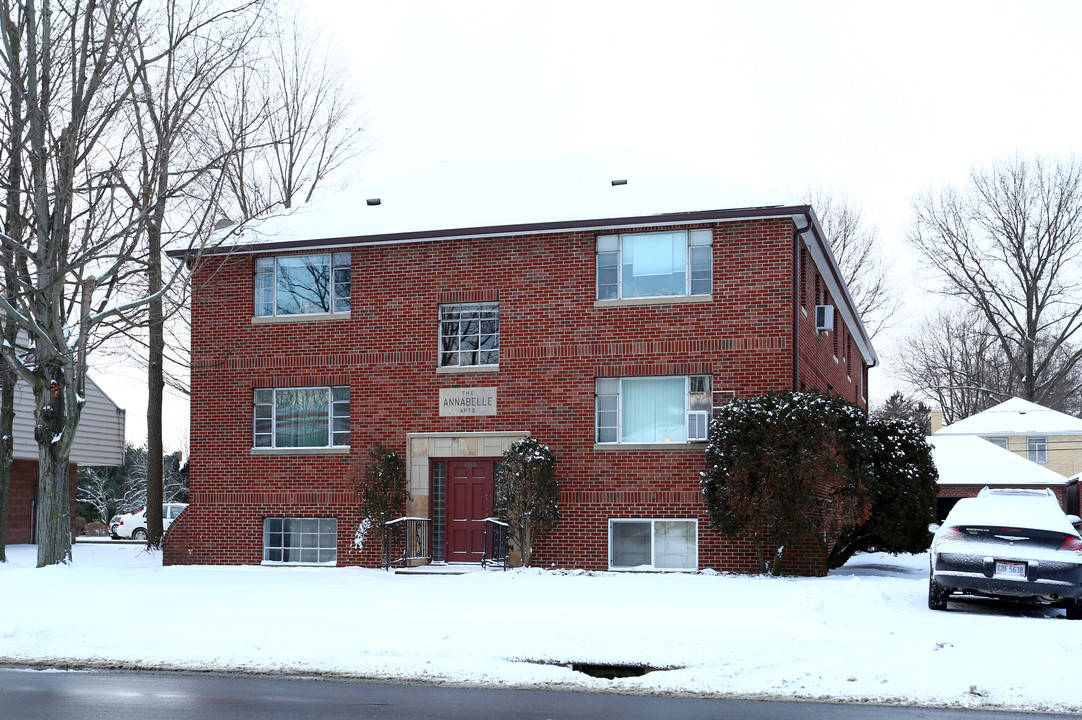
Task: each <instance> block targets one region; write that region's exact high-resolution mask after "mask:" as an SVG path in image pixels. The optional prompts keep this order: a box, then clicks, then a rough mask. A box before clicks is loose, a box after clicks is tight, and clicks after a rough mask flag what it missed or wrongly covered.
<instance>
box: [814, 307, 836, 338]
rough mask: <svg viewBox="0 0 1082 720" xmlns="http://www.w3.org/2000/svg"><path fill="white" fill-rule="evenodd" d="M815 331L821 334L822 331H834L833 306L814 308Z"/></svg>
mask: <svg viewBox="0 0 1082 720" xmlns="http://www.w3.org/2000/svg"><path fill="white" fill-rule="evenodd" d="M815 329H816V330H818V331H820V332H822V331H824V330H833V329H834V306H833V305H816V306H815Z"/></svg>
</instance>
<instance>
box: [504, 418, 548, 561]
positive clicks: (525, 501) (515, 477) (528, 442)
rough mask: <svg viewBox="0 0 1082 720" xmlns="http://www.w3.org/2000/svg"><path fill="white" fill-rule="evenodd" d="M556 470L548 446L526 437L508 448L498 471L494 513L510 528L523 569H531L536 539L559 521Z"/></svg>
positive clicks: (513, 545) (510, 536)
mask: <svg viewBox="0 0 1082 720" xmlns="http://www.w3.org/2000/svg"><path fill="white" fill-rule="evenodd" d="M555 468H556V458H555V457H554V456H553V455H552V452H551V451H550V450H549V448H548V446H547V445H544V444H542V443H541V442H538V441H537V440H536V439H534V438H532V437H526V438H523V439H522V440H519V441H518V442H516V443H515V444H514V445H512V446H511V447H510V448H508V450H507V452H506V453H504V455H503V460H502V461H501V462H500V465H499V467H498V468H497V470H496V477H495V480H494V483H493V484H494V494H495V497H494V498H493V503H492V513H493V514H494V515H495V516H496V517H497V518H499V519H500V520H503V521H504V522H506V523H507V524H508V526H509V528H508V536H509V540H510V542H511V547H513V548H515V549H517V550H518V551H519V553H520V554H521V556H522V565H523V567H529V566H530V558H531V556H532V555H533V540H534V538H540V537H542V536H544V535H545V533H547V532H548V531H549V530H551V529H552V526H553V525H555V524H556V522H557V521H558V520H559V519H560V509H559V507H558V506H557V501H558V499H559V495H560V484H559V481H558V480H557V479H556V469H555Z"/></svg>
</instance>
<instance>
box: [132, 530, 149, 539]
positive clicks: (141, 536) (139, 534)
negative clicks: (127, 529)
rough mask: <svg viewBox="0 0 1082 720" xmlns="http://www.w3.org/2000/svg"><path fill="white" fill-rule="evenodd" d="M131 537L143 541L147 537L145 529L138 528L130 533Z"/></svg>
mask: <svg viewBox="0 0 1082 720" xmlns="http://www.w3.org/2000/svg"><path fill="white" fill-rule="evenodd" d="M131 539H132V540H139V541H142V542H145V541H146V539H147V531H146V530H144V529H143V528H139V529H137V530H136V531H135V532H133V533H132V534H131Z"/></svg>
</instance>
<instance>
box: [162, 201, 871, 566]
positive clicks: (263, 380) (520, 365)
mask: <svg viewBox="0 0 1082 720" xmlns="http://www.w3.org/2000/svg"><path fill="white" fill-rule="evenodd" d="M648 229H650V230H657V229H662V228H648ZM629 231H630V230H629ZM792 233H793V224H792V222H791V221H790V220H788V219H768V220H755V221H745V222H730V223H723V224H719V225H717V226H714V246H713V248H714V268H713V295H712V302H698V301H695V299H691V300H692V301H685V302H673V303H665V304H637V305H628V304H615V303H610V304H607V305H606V304H600V306H599V304H596V303H595V302H594V297H595V279H594V277H595V276H594V272H595V269H594V256H595V250H594V248H595V239H596V234H595V233H593V232H567V233H562V234H544V235H534V236H518V237H507V238H485V239H465V240H453V241H429V242H415V243H410V244H400V245H379V246H359V247H353V248H352V249H351V253H352V273H353V274H352V284H353V291H352V312H351V314H350V317H349V318H348V319H329V320H320V321H310V322H298V321H279V322H255V323H253V320H252V307H253V290H252V286H253V267H254V266H253V259H252V257H251V256H239V255H238V256H231V257H212V258H208V259H206V260H205V261H204V262H203V263H202V264H201V265H200V266H199V267H198V268H197V270H196V274H195V283H194V294H193V295H194V296H193V301H192V302H193V312H192V337H193V348H192V365H193V369H192V397H191V413H192V421H191V422H192V424H191V438H190V442H191V461H190V463H191V464H190V473H191V475H190V477H191V506H190V507H189V508H188V510H187V511H186V512H185V513H184V514H183V515H182V516H181V518H180V519H178V520H177V521H176V523H174V525H173V527H172V529H171V530H170V532H169V536H168V538H167V542H166V555H165V559H166V562H167V563H258V562H260V559H261V547H262V537H261V532H262V519H263V518H264V517H272V516H279V515H284V516H289V517H329V516H335V517H338V519H339V520H338V534H339V544H338V547H339V554H338V563H339V564H374V558H375V549H374V548H373V547H372V545H371V544H369V546H367V547H366V548H365V551H364V552H363V553H360V552H357V551H356V550H355V549H354V548H353V547H352V540H353V534H354V531H355V529H356V525H357V504H356V501H355V498H354V497H353V495H352V493H351V492H350V490H349V483H348V475H349V468H350V465H351V462H352V460H351V456H350V455H342V454H304V455H285V454H277V455H263V454H253V453H252V450H251V448H252V389H253V388H257V387H274V386H277V387H286V386H299V385H337V384H345V385H349V387H350V389H351V409H350V414H351V421H350V422H351V427H350V429H351V447H352V448H353V451H352V454H353V455H362V456H363V454H364V453H365V452H366V451H367V449H368V448H369V447H371V446H372V444H374V443H376V442H379V443H382V444H383V445H385V446H387V447H389V448H392V449H394V450H395V451H397V452H399V453H404V452H405V448H406V441H405V436H406V433H407V432H414V433H448V432H460V433H470V432H481V431H490V432H496V431H499V432H512V431H528V432H530V433H531V434H532V435H534V436H535V437H537V438H539V439H540V440H542V441H543V442H545V443H547V444H548V445H549V446H550V447H551V449H552V451H553V453H554V454H555V456H556V457H557V458H558V460H559V465H558V473H559V477H560V481H561V508H562V513H563V517H562V519H561V522H560V523H559V525H558V527H557V528H556V529H555V531H554V532H553V533H552V534H551V535H550V536H549V537H548V538H545V539H543V540H541V541H540V542H539V543H538V544H537V547H536V551H535V555H534V560H535V564H537V565H556V566H563V567H585V568H591V569H602V568H605V567H607V552H608V547H607V543H608V527H607V522H608V519H609V518H632V517H643V518H688V519H697V520H698V521H699V540H700V548H699V565H700V567H715V568H725V569H733V570H752V569H755V550H754V548H753V547H751V546H750V545H749V543H746V542H742V541H737V542H732V541H729V540H726V539H723V538H720V537H719V536H717V535H716V533H714V532H713V530H711V529H710V527H709V521H708V520H707V518H706V514H705V508H704V506H703V503H702V500H701V495H700V492H699V484H698V479H699V472H700V471H701V470H702V465H703V447H702V446H701V445H699V446H692V447H688V446H682V447H680V448H678V449H663V450H647V449H627V448H619V449H609V448H605V449H595V447H594V380H595V378H597V377H615V376H632V375H640V376H641V375H673V374H693V373H706V374H710V375H711V376H712V377H713V386H714V389H715V390H721V391H731V393H732V395H733V396H735V397H749V396H754V395H759V394H762V393H764V392H768V391H771V390H788V389H792V388H793V380H794V378H793V346H792V342H793V308H794V304H793V297H792V295H793V272H794V252H793V234H792ZM480 300H499V302H500V365H499V371H498V372H480V373H437V372H436V365H437V357H436V349H437V347H436V346H437V342H436V332H437V322H436V320H437V310H438V306H439V304H440V302H461V301H480ZM839 321H840V317H839ZM799 323H800V325H799V328H800V334H799V337H800V342H801V362H800V379H801V381H802V382H804V383H805V384H806V385H807V386H808V387H820V388H823V389H825V388H826V384H827V382H830V383H832V384H834V385H835V387H836V388H838V391H839V392H842V393H843V394H846V393H848V394H846V397H848V398H849V399H854V398H857V397H859V391H856V390H854V384H853V383H851V382H850V383H848V384H847V383H846V382H845V381H844V378H845V375H844V370H839V366H838V364H837V363H835V362H834V359H833V357H832V356H831V357H829V358H826V361H828V362H826V361H824V357H825V356H824V355H823V353H824V350H823V345H824V343H825V342H827V341H825V340H824V339H823V338H822V337H818V336H816V334H815V333H814V330H808V329H807V328H808V325H809V323H810V321H809V320H808V319H807V318H805V317H803V314H801V318H800V320H799ZM805 355H808V357H804V356H805ZM821 363H822V364H824V365H825V367H820V366H819V365H820V364H821ZM842 367H843V368H844V366H842ZM839 373H841V374H839ZM450 387H495V388H496V390H497V397H498V401H497V407H498V414H497V415H495V416H490V417H464V418H452V417H440V416H439V413H438V406H437V398H438V393H439V389H440V388H450ZM796 555H799V553H798V554H796ZM815 555H816V553H811V554H810V555H809V557H812V556H815ZM801 562H805V561H803V560H800V559H799V557H798V558H796V559H794V563H797V564H799V563H801ZM806 564H808V565H809V567H810V566H812V565H815V561H814V560H807V561H806ZM797 566H798V565H796V564H794V566H793V567H794V569H795V568H796V567H797Z"/></svg>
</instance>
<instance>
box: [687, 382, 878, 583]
mask: <svg viewBox="0 0 1082 720" xmlns="http://www.w3.org/2000/svg"><path fill="white" fill-rule="evenodd" d="M709 439H710V442H709V444H708V445H707V450H706V460H707V470H706V471H705V472H704V473H703V476H702V489H703V498H704V500H705V501H706V506H707V510H708V512H709V514H710V519H711V522H712V524H713V525H714V527H715V528H716V529H717V530H718V531H719V532H720V533H721V534H722V535H725V536H727V537H737V536H740V537H747V538H750V539H751V540H752V542H753V543H754V545H755V549H756V552H757V553H758V561H759V566H760V567H761V568H763V570H764V572H771V573H773V574H777V573H779V572H780V571H781V570H782V565H783V559H784V552H785V549H786V548H791V547H792V546H794V545H797V546H818V547H820V548H821V549H822V551H823V553H824V554H825V553H826V551H828V550H829V549H830V547H831V545H832V544H833V542H832V541H833V539H834V538H836V537H838V536H839V535H840V534H841V533H843V532H845V531H847V530H850V529H852V528H854V527H856V526H857V525H859V524H860V523H862V522H864V520H866V519H867V517H868V512H869V510H870V503H869V500H868V494H867V488H866V486H865V482H866V480H867V478H868V476H869V474H870V473H871V463H870V452H869V448H870V446H871V444H872V435H871V433H870V432H869V430H868V423H867V419H866V417H865V415H864V412H863V411H862V410H861V409H860V408H858V407H856V406H855V405H852V404H850V403H847V402H845V401H844V400H842V399H841V398H839V397H837V396H836V395H827V394H824V393H820V392H783V393H770V394H768V395H763V396H761V397H755V398H748V399H743V400H736V401H734V402H732V403H730V404H729V405H727V406H725V407H724V408H722V409H721V410H720V411H719V412H718V414H717V416H716V417H715V418H714V420H713V422H712V423H711V425H710V438H709Z"/></svg>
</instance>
